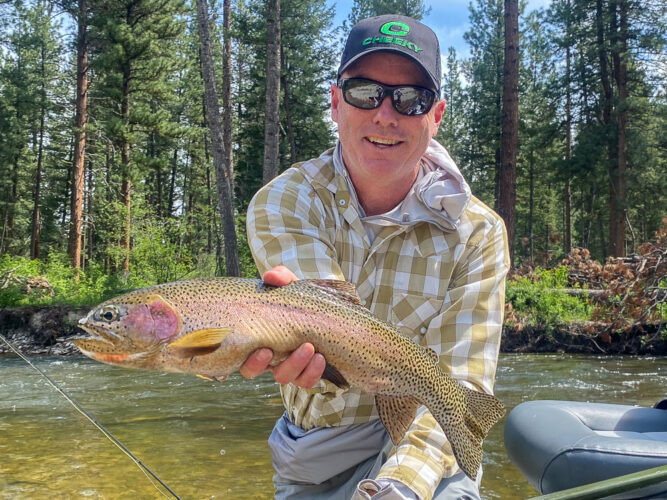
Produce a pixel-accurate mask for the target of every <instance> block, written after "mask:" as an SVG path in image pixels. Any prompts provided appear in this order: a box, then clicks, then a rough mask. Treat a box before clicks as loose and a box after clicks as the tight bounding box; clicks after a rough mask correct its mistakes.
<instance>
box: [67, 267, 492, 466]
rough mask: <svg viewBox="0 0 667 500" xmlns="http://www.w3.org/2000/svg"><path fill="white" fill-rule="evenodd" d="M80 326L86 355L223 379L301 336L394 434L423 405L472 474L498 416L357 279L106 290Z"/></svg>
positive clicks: (205, 282) (283, 350)
mask: <svg viewBox="0 0 667 500" xmlns="http://www.w3.org/2000/svg"><path fill="white" fill-rule="evenodd" d="M79 326H81V328H83V329H84V330H86V332H88V333H89V334H90V337H86V338H80V339H77V340H75V343H76V345H77V347H78V348H79V349H80V350H81V351H82V352H83V354H85V355H86V356H88V357H90V358H93V359H95V360H97V361H101V362H104V363H109V364H113V365H119V366H124V367H132V368H144V369H149V370H159V371H166V372H181V373H193V374H197V375H200V376H204V377H205V378H210V379H216V380H224V379H225V378H226V377H227V376H228V375H229V374H231V373H233V372H235V371H236V370H238V369H239V368H240V367H241V365H242V364H243V363H244V361H245V360H246V358H247V357H248V355H250V354H251V353H252V352H253V351H255V350H256V349H258V348H260V347H268V348H270V349H272V350H273V352H274V361H273V363H274V364H276V363H278V362H280V361H282V360H283V359H285V358H286V357H287V356H288V355H289V353H291V352H292V351H294V350H295V349H296V348H297V347H299V346H300V345H301V344H302V343H304V342H311V343H312V344H313V345H314V346H315V349H316V350H317V351H318V352H320V353H322V354H323V355H324V357H325V358H326V360H327V369H326V370H325V374H324V378H327V379H329V380H331V381H332V382H334V383H335V384H337V385H338V386H342V387H345V386H347V385H353V386H356V387H358V388H359V389H361V390H362V391H364V392H366V393H368V394H372V395H375V403H376V406H377V409H378V413H379V415H380V419H381V420H382V423H383V425H384V426H385V428H386V429H387V431H388V432H389V435H390V436H391V439H392V441H393V442H394V443H398V442H399V440H400V439H401V438H402V437H403V436H404V434H405V432H406V431H407V429H408V427H409V426H410V424H411V423H412V421H413V420H414V418H415V412H416V410H417V408H418V407H419V406H420V405H425V406H426V407H427V408H428V409H429V410H430V411H431V413H432V414H433V416H434V417H435V419H436V420H437V421H438V423H439V424H440V426H441V427H442V429H443V430H444V432H445V434H446V435H447V438H448V439H449V441H450V443H451V445H452V449H453V450H454V456H455V457H456V461H457V462H458V464H459V466H460V467H461V469H463V471H464V472H465V473H466V474H467V475H468V476H469V477H471V478H472V479H475V478H476V476H477V471H478V469H479V466H480V464H481V462H482V440H483V439H484V437H485V436H486V434H487V432H488V431H489V429H490V428H491V426H492V425H493V424H495V423H496V422H497V421H498V420H499V419H500V418H501V417H502V415H503V413H504V408H503V406H502V404H501V403H500V401H498V400H497V399H496V398H495V397H493V396H491V395H488V394H484V393H480V392H478V391H474V390H471V389H468V388H466V387H464V386H462V385H461V384H460V383H459V382H457V381H456V380H454V379H453V378H452V377H451V376H449V375H448V374H447V373H445V372H443V371H442V370H441V368H440V366H439V365H438V356H437V354H436V353H435V352H434V351H432V350H430V349H428V348H425V347H422V346H420V345H418V344H415V343H414V342H411V341H410V340H408V339H406V338H405V337H403V336H402V335H401V334H400V333H399V332H398V330H397V329H396V328H395V327H394V326H392V325H390V324H388V323H385V322H384V321H381V320H379V319H378V318H376V317H375V316H373V314H372V313H371V312H370V311H369V310H368V309H366V308H364V307H363V306H362V304H361V301H360V300H359V298H358V296H357V293H356V289H355V287H354V285H352V284H351V283H348V282H346V281H336V280H301V281H295V282H293V283H291V284H289V285H287V286H283V287H272V286H268V285H265V284H264V283H263V282H262V281H259V280H252V279H240V278H214V279H195V280H185V281H180V282H175V283H166V284H163V285H156V286H152V287H149V288H145V289H142V290H137V291H134V292H130V293H128V294H126V295H122V296H120V297H117V298H115V299H111V300H109V301H107V302H104V303H103V304H101V305H99V306H98V307H96V308H95V309H93V310H92V311H91V312H90V313H89V314H88V315H87V316H86V317H85V318H83V319H81V321H80V322H79Z"/></svg>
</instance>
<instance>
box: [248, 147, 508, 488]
mask: <svg viewBox="0 0 667 500" xmlns="http://www.w3.org/2000/svg"><path fill="white" fill-rule="evenodd" d="M333 152H334V150H333V149H332V150H329V151H326V152H325V153H323V154H322V155H321V156H320V157H319V158H315V159H312V160H309V161H307V162H304V163H299V164H296V165H295V166H293V167H292V168H290V169H288V170H287V171H286V172H284V173H283V174H282V175H281V176H279V177H277V178H276V179H274V180H273V181H272V182H271V183H269V184H268V185H267V186H265V187H264V188H262V189H261V190H260V191H259V192H258V193H257V194H256V196H255V197H254V199H253V201H252V202H251V204H250V207H249V208H248V219H247V225H248V241H249V243H250V248H251V250H252V253H253V256H254V258H255V262H256V263H257V266H258V269H259V272H260V273H261V274H264V273H265V272H266V271H267V270H269V269H271V268H272V267H274V266H277V265H280V264H282V265H285V266H287V267H288V268H289V269H291V270H292V271H293V272H294V273H295V274H296V275H297V276H298V277H300V278H332V279H342V280H343V279H344V280H347V281H350V282H352V283H354V284H355V285H356V287H357V291H358V294H359V297H360V298H361V300H362V302H363V303H364V304H365V305H366V307H368V308H369V309H370V310H371V311H373V313H374V314H375V315H376V316H378V317H380V318H382V319H384V320H387V321H390V322H392V323H393V324H395V325H396V326H397V327H398V328H399V329H400V330H401V332H402V333H403V334H404V335H406V336H407V337H409V338H411V339H412V340H413V341H415V342H417V343H419V344H422V345H425V346H428V347H430V348H431V349H433V350H434V351H435V352H436V353H438V355H439V356H440V364H441V366H442V368H443V369H444V370H445V371H446V372H448V373H451V374H452V376H453V377H454V378H456V379H458V380H460V381H462V383H464V384H466V385H468V386H470V387H473V388H476V389H477V390H481V391H484V392H487V393H491V392H492V390H493V384H494V379H495V373H496V364H497V359H498V350H499V347H500V334H501V327H502V319H503V306H504V294H505V275H506V273H507V270H508V266H509V257H508V250H507V238H506V234H505V228H504V224H503V222H502V219H500V218H499V217H498V216H497V215H496V214H495V213H494V212H492V211H491V210H490V209H489V208H488V207H486V206H485V205H484V204H483V203H481V202H480V201H479V200H477V199H476V198H474V197H473V198H472V199H471V200H470V202H469V204H468V206H467V208H466V210H465V211H464V213H463V215H462V216H461V219H460V223H459V227H458V230H457V231H452V232H444V231H443V230H441V229H439V228H438V227H437V226H435V225H434V224H431V223H429V222H419V223H416V224H414V225H408V226H387V227H384V228H382V230H381V231H380V232H379V234H378V235H377V237H376V238H375V240H374V241H373V242H372V243H371V242H370V240H369V238H368V235H367V232H366V230H365V229H364V226H363V223H362V221H361V220H360V218H359V213H358V211H357V208H356V207H355V206H353V205H354V202H351V194H350V192H349V190H348V187H347V181H346V179H345V178H344V177H343V176H341V175H338V174H336V171H335V168H334V164H333V159H332V157H333ZM352 199H354V198H353V197H352ZM282 397H283V401H284V404H285V408H286V409H287V411H288V413H289V415H290V418H291V420H292V421H293V422H294V423H295V424H296V425H299V426H301V427H302V428H304V429H306V430H307V429H312V428H314V427H320V426H337V425H347V424H354V423H361V422H367V421H369V420H371V419H376V418H378V415H377V411H376V409H375V406H374V399H373V396H370V395H368V394H364V393H362V392H360V391H359V390H358V389H356V388H354V387H351V388H349V389H346V390H344V389H341V388H339V387H337V386H335V385H334V384H332V383H331V382H329V381H326V380H320V382H319V383H318V384H317V385H316V386H315V387H314V388H312V389H308V390H306V389H302V388H299V387H296V386H294V385H291V384H290V385H286V386H283V387H282ZM458 471H459V469H458V467H457V465H456V462H455V460H454V458H453V455H452V452H451V447H450V445H449V443H448V442H447V438H446V436H445V435H444V433H443V432H442V430H441V428H440V426H439V425H438V424H437V423H436V421H435V419H434V418H433V417H432V415H431V414H430V413H429V412H428V411H426V410H424V411H421V412H419V416H418V417H417V418H416V419H415V422H414V423H413V425H412V427H411V428H410V429H409V431H408V433H407V434H406V436H405V437H404V439H403V440H402V441H401V442H400V443H399V444H398V446H397V447H396V449H395V451H394V453H393V455H392V457H390V459H389V460H388V462H387V463H386V464H385V465H384V466H383V468H382V470H381V471H380V474H379V476H378V478H390V479H395V480H398V481H401V482H403V483H404V484H406V485H407V486H409V487H410V488H411V489H413V490H414V491H415V492H416V493H417V494H418V495H419V496H420V498H423V499H426V500H429V499H430V498H431V497H432V495H433V491H434V490H435V488H436V486H437V484H438V483H439V482H440V479H441V478H442V477H449V476H451V475H453V474H455V473H456V472H458Z"/></svg>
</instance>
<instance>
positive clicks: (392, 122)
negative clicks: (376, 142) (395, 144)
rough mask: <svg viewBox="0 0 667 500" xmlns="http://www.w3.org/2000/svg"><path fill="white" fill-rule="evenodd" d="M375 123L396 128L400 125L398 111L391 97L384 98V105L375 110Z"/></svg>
mask: <svg viewBox="0 0 667 500" xmlns="http://www.w3.org/2000/svg"><path fill="white" fill-rule="evenodd" d="M373 111H374V113H375V114H374V116H373V121H374V122H375V123H377V124H379V125H384V126H396V125H398V111H396V109H395V108H394V104H393V103H392V102H391V95H386V96H384V99H382V104H380V106H378V107H377V108H375V109H374V110H373Z"/></svg>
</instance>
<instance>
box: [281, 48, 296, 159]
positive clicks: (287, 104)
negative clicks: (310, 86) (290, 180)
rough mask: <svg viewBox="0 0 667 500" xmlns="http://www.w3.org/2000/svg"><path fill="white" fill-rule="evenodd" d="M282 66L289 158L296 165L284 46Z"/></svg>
mask: <svg viewBox="0 0 667 500" xmlns="http://www.w3.org/2000/svg"><path fill="white" fill-rule="evenodd" d="M280 66H281V68H285V72H283V73H282V75H281V77H280V84H281V86H282V88H283V92H284V95H285V97H284V98H283V102H284V104H285V118H286V120H287V136H288V137H289V157H290V163H291V164H292V165H294V164H295V163H296V159H297V154H296V138H295V136H294V123H293V122H292V110H291V109H290V93H289V86H288V85H287V73H288V70H287V65H286V63H285V51H284V50H283V46H282V44H281V45H280Z"/></svg>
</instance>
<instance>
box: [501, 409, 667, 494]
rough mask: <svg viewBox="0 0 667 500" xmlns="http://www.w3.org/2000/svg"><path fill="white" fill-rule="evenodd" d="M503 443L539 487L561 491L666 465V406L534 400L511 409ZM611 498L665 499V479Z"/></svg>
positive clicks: (514, 460) (536, 486) (543, 490)
mask: <svg viewBox="0 0 667 500" xmlns="http://www.w3.org/2000/svg"><path fill="white" fill-rule="evenodd" d="M505 448H506V449H507V453H508V455H509V457H510V460H512V462H513V463H514V465H516V466H517V468H518V469H519V470H520V471H521V473H522V474H523V475H524V476H525V477H526V479H528V481H529V482H530V484H532V485H533V486H534V487H535V489H537V490H538V491H540V492H541V493H543V494H545V493H552V492H555V491H561V490H565V489H568V488H573V487H576V486H581V485H584V484H590V483H595V482H598V481H603V480H605V479H610V478H613V477H617V476H622V475H625V474H630V473H633V472H638V471H641V470H645V469H650V468H653V467H658V466H661V465H665V464H667V411H665V410H660V409H655V408H641V407H637V406H625V405H612V404H603V403H581V402H575V401H530V402H527V403H522V404H520V405H518V406H517V407H516V408H514V410H512V412H511V413H510V414H509V416H508V418H507V423H506V424H505ZM613 498H614V499H628V498H667V482H662V483H659V484H657V485H652V486H648V487H646V488H642V489H641V490H634V491H630V492H627V493H623V494H619V495H614V496H613Z"/></svg>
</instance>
